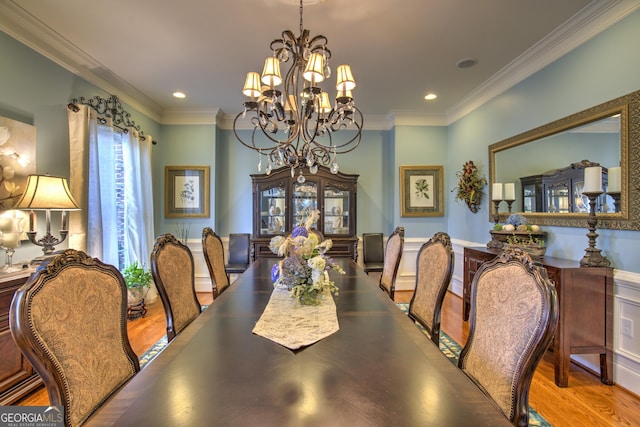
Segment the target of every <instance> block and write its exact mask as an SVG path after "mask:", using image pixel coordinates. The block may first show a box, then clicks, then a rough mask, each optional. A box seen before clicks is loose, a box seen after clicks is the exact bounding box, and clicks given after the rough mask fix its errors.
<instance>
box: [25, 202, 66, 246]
mask: <svg viewBox="0 0 640 427" xmlns="http://www.w3.org/2000/svg"><path fill="white" fill-rule="evenodd" d="M45 218H46V234H45V235H44V237H41V238H40V239H36V234H38V232H37V231H35V230H30V231H27V236H29V240H30V241H31V243H33V244H34V245H38V246H42V252H43V253H44V255H45V256H46V255H51V254H52V253H53V251H54V250H55V247H56V245H58V244H60V243H62V242H64V241H65V239H66V238H67V235H68V234H69V230H67V229H66V219H65V218H66V212H63V219H62V227H63V229H62V230H59V232H60V238H59V239H58V238H57V237H55V236H53V235H52V234H51V211H50V210H48V209H47V210H46V211H45Z"/></svg>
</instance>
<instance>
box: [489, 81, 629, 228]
mask: <svg viewBox="0 0 640 427" xmlns="http://www.w3.org/2000/svg"><path fill="white" fill-rule="evenodd" d="M561 139H562V140H565V142H563V143H562V144H565V143H566V144H567V145H560V144H561V143H560V142H559V141H560V140H561ZM607 141H608V142H607ZM616 142H617V143H618V144H616ZM536 159H539V161H536ZM583 160H588V161H590V162H595V163H599V164H601V165H602V166H603V167H604V168H605V169H606V168H608V167H612V166H620V167H621V174H620V175H621V183H620V184H621V192H620V200H619V203H617V205H618V206H617V207H616V209H615V212H614V209H611V210H608V211H607V212H604V213H601V212H598V213H597V216H598V228H607V229H618V230H640V174H639V173H630V171H640V91H636V92H632V93H630V94H628V95H625V96H622V97H620V98H616V99H613V100H611V101H608V102H605V103H603V104H600V105H597V106H595V107H592V108H589V109H587V110H584V111H580V112H578V113H576V114H572V115H570V116H567V117H564V118H562V119H560V120H556V121H554V122H551V123H548V124H546V125H543V126H540V127H537V128H535V129H532V130H530V131H527V132H524V133H521V134H519V135H516V136H513V137H511V138H508V139H505V140H502V141H500V142H497V143H495V144H492V145H490V146H489V180H490V185H489V186H488V188H489V190H490V191H491V188H492V185H491V184H493V183H498V182H514V183H515V187H516V191H515V195H516V201H515V202H514V204H513V207H514V208H513V209H512V212H509V211H508V210H507V205H506V204H505V203H501V204H500V205H499V208H498V212H497V214H498V218H499V220H500V222H504V221H506V219H507V217H508V216H509V214H510V213H521V214H522V215H524V216H525V217H526V218H527V219H528V221H529V222H530V223H532V224H538V225H547V226H559V227H577V228H583V227H585V226H586V221H587V216H588V214H587V213H581V212H562V213H561V212H524V211H523V210H524V209H523V206H524V197H523V196H524V195H523V191H522V185H521V182H520V178H525V177H528V176H531V175H534V174H545V173H549V171H550V170H553V169H557V168H559V167H561V166H569V165H571V164H572V163H579V162H582V161H583ZM558 162H560V163H558ZM562 162H564V164H561V163H562ZM514 171H515V172H514ZM516 175H517V176H516ZM490 200H491V197H490ZM495 218H496V209H495V206H494V204H493V202H491V201H490V202H489V220H490V221H491V222H493V221H494V219H495Z"/></svg>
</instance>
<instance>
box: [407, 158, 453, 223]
mask: <svg viewBox="0 0 640 427" xmlns="http://www.w3.org/2000/svg"><path fill="white" fill-rule="evenodd" d="M443 187H444V186H443V179H442V166H400V203H401V205H402V210H401V213H400V215H401V216H405V217H416V216H444V198H443Z"/></svg>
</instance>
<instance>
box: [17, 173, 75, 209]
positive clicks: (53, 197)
mask: <svg viewBox="0 0 640 427" xmlns="http://www.w3.org/2000/svg"><path fill="white" fill-rule="evenodd" d="M13 208H14V209H31V210H46V209H49V210H60V211H71V210H78V209H80V208H79V207H78V204H77V203H76V201H75V200H74V199H73V196H72V195H71V191H69V186H68V185H67V180H66V179H65V178H63V177H61V176H50V175H29V176H28V177H27V185H26V187H25V190H24V193H23V194H22V197H20V200H18V202H17V203H16V205H15V206H14V207H13Z"/></svg>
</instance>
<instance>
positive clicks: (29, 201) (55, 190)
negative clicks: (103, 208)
mask: <svg viewBox="0 0 640 427" xmlns="http://www.w3.org/2000/svg"><path fill="white" fill-rule="evenodd" d="M13 208H14V209H23V210H30V212H29V231H27V236H29V240H30V241H31V243H33V244H35V245H38V246H42V252H44V254H45V256H47V255H51V254H52V253H53V251H54V249H55V245H57V244H59V243H62V242H63V241H64V240H65V239H66V238H67V234H68V230H67V211H73V210H79V209H80V208H79V207H78V204H77V203H76V202H75V200H74V199H73V196H72V195H71V192H70V191H69V186H68V185H67V180H66V179H65V178H63V177H60V176H51V175H29V176H28V177H27V185H26V187H25V190H24V193H23V194H22V197H21V198H20V200H18V202H17V203H16V205H15V206H14V207H13ZM36 210H43V211H45V218H46V225H47V228H46V231H47V233H46V234H45V236H44V237H42V238H40V239H37V240H36V234H37V232H36V231H35V217H36V214H35V212H34V211H36ZM51 211H62V220H61V221H62V223H61V224H62V225H61V230H60V239H58V238H56V237H54V236H52V235H51Z"/></svg>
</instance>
